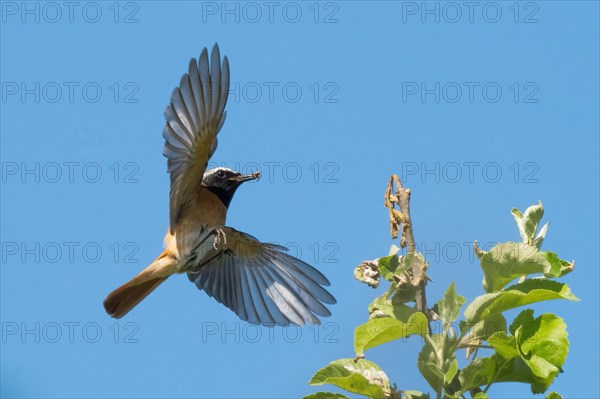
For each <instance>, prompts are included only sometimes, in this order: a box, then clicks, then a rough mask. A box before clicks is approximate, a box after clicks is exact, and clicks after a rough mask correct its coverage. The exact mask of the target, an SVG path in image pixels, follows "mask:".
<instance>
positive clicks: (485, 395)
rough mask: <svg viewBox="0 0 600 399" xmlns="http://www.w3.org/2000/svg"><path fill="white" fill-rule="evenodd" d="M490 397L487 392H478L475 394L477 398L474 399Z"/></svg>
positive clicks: (487, 398)
mask: <svg viewBox="0 0 600 399" xmlns="http://www.w3.org/2000/svg"><path fill="white" fill-rule="evenodd" d="M489 398H490V397H489V396H488V394H487V393H485V392H477V393H476V394H475V396H473V399H489Z"/></svg>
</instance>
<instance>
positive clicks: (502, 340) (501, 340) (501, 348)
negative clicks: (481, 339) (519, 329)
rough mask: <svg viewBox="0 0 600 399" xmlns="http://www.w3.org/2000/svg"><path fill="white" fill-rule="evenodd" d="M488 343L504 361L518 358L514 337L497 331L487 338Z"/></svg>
mask: <svg viewBox="0 0 600 399" xmlns="http://www.w3.org/2000/svg"><path fill="white" fill-rule="evenodd" d="M487 341H488V343H489V344H490V345H491V346H493V347H494V349H495V350H496V353H497V354H498V355H500V356H501V357H502V358H504V359H506V360H511V359H514V358H515V357H517V356H519V350H518V349H517V341H516V339H515V337H513V336H511V335H508V334H506V333H505V332H502V331H499V332H497V333H495V334H493V335H492V336H491V337H489V338H488V340H487Z"/></svg>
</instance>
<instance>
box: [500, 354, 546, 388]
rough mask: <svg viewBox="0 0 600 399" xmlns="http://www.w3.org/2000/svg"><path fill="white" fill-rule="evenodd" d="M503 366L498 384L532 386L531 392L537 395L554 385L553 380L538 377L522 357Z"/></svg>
mask: <svg viewBox="0 0 600 399" xmlns="http://www.w3.org/2000/svg"><path fill="white" fill-rule="evenodd" d="M494 356H496V355H494ZM494 356H492V357H494ZM503 365H504V367H503V368H502V370H501V371H500V372H499V373H498V374H497V377H496V380H495V381H496V382H522V383H526V384H529V385H530V386H531V392H533V393H536V394H537V393H544V392H546V390H547V389H548V387H549V386H550V385H551V384H552V380H553V379H546V380H544V379H541V378H539V377H536V376H535V375H534V374H533V372H532V371H531V369H530V368H529V366H528V365H527V364H525V362H524V361H523V359H522V358H521V357H516V358H514V359H513V360H510V361H509V362H508V363H503Z"/></svg>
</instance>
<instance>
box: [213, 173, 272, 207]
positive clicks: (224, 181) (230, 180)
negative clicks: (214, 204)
mask: <svg viewBox="0 0 600 399" xmlns="http://www.w3.org/2000/svg"><path fill="white" fill-rule="evenodd" d="M259 177H260V173H259V172H254V173H252V174H248V175H243V174H241V173H239V172H236V171H235V170H231V169H228V168H214V169H210V170H207V171H206V173H204V176H203V178H202V186H204V187H205V188H206V189H208V190H209V191H211V192H213V193H214V194H216V195H217V196H218V197H219V198H221V201H223V204H225V206H229V203H230V202H231V199H232V198H233V194H235V190H237V189H238V187H239V186H241V185H242V183H244V182H247V181H250V180H255V179H258V178H259Z"/></svg>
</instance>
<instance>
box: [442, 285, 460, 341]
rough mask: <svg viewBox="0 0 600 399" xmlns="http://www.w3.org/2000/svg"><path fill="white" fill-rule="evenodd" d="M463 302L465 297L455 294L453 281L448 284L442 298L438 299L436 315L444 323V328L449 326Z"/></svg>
mask: <svg viewBox="0 0 600 399" xmlns="http://www.w3.org/2000/svg"><path fill="white" fill-rule="evenodd" d="M464 303H465V297H463V296H460V295H457V294H456V287H455V286H454V282H453V283H451V284H450V286H449V287H448V289H447V290H446V293H445V294H444V298H443V299H441V300H440V301H438V315H439V316H440V318H441V319H442V321H443V323H444V330H445V329H446V328H447V327H448V326H450V324H451V323H452V322H454V320H456V318H457V317H458V314H459V313H460V307H461V306H462V305H463V304H464Z"/></svg>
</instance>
